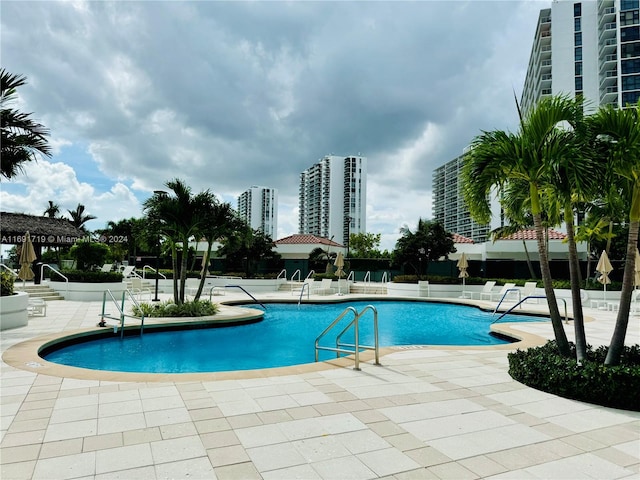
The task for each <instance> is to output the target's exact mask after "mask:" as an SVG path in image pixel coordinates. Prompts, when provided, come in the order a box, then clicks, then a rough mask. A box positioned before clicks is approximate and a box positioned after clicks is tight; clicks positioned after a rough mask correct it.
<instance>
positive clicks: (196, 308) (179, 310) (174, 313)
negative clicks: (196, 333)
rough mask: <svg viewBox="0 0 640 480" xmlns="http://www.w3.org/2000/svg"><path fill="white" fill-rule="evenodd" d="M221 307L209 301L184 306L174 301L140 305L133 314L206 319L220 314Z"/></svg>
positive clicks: (188, 303)
mask: <svg viewBox="0 0 640 480" xmlns="http://www.w3.org/2000/svg"><path fill="white" fill-rule="evenodd" d="M219 308H220V307H219V306H218V304H217V303H212V302H210V301H209V300H197V301H193V302H185V303H183V304H182V305H178V304H176V303H173V301H172V300H168V301H166V302H160V303H140V304H139V307H138V306H134V307H133V314H134V315H136V316H138V317H139V316H141V315H142V314H144V316H145V317H205V316H208V315H215V314H216V313H218V310H219Z"/></svg>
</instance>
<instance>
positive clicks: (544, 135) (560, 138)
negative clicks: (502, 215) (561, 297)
mask: <svg viewBox="0 0 640 480" xmlns="http://www.w3.org/2000/svg"><path fill="white" fill-rule="evenodd" d="M573 109H574V106H573V104H572V102H571V101H570V100H569V99H567V98H566V97H550V98H545V99H543V100H541V101H540V102H539V103H538V104H537V105H536V106H535V107H534V108H533V109H532V110H531V111H530V112H529V113H528V114H527V115H526V116H523V115H522V114H520V128H519V131H518V133H517V134H513V133H508V132H504V131H500V130H496V131H491V132H483V133H482V134H481V135H479V136H477V137H476V138H475V139H474V141H473V142H472V148H471V150H470V152H469V154H468V155H467V157H466V159H465V164H464V167H463V175H464V179H465V187H464V195H465V200H466V203H467V206H468V207H469V211H470V212H471V215H472V216H473V217H474V219H475V220H476V221H478V222H480V223H488V221H489V220H490V218H491V209H490V205H489V201H488V196H489V195H490V194H491V193H492V190H493V189H495V188H497V189H498V190H502V189H504V187H505V185H506V184H508V183H509V181H512V180H518V181H524V182H526V185H527V187H528V188H527V189H528V192H529V201H530V208H531V215H532V217H533V224H534V227H535V231H536V239H537V243H538V255H539V258H540V271H541V274H542V281H543V283H544V290H545V295H546V297H547V303H548V306H549V316H550V318H551V323H552V326H553V331H554V335H555V338H556V342H557V345H558V350H559V352H560V354H561V355H564V356H569V355H570V347H569V342H568V340H567V335H566V333H565V331H564V327H563V325H562V319H561V317H560V311H559V309H558V304H557V301H556V296H555V292H554V290H553V283H552V278H551V270H550V267H549V258H548V254H547V248H546V242H545V240H544V229H543V223H542V199H541V193H542V192H543V189H544V188H545V187H546V186H547V185H548V183H549V176H550V171H549V159H550V158H552V157H563V156H566V155H570V154H572V152H573V146H572V143H571V142H570V141H568V140H569V139H570V136H569V134H568V132H567V131H566V130H564V129H561V128H558V125H559V124H560V123H561V122H563V121H566V120H569V119H571V118H572V116H573V114H574V112H573ZM518 110H519V107H518Z"/></svg>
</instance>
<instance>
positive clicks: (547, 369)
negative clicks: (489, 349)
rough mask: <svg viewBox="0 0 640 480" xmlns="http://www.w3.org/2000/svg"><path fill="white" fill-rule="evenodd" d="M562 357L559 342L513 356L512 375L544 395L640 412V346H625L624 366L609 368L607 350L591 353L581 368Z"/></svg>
mask: <svg viewBox="0 0 640 480" xmlns="http://www.w3.org/2000/svg"><path fill="white" fill-rule="evenodd" d="M571 349H572V355H573V356H572V357H570V358H569V357H562V356H561V355H560V354H558V347H557V345H556V342H555V341H553V340H552V341H549V342H547V343H546V344H545V345H543V346H541V347H535V348H530V349H528V350H518V351H516V352H513V353H509V355H508V359H509V375H511V377H512V378H513V379H514V380H517V381H518V382H521V383H523V384H525V385H527V386H529V387H532V388H535V389H537V390H542V391H543V392H548V393H552V394H554V395H558V396H561V397H565V398H570V399H573V400H580V401H582V402H588V403H594V404H596V405H603V406H605V407H613V408H621V409H624V410H633V411H640V402H639V401H638V399H639V398H640V345H634V346H625V349H624V352H623V355H622V360H621V363H620V365H617V366H605V365H604V359H605V357H606V355H607V347H599V348H597V349H596V350H593V349H592V347H591V346H589V347H588V349H587V360H586V361H585V362H584V363H583V364H582V365H579V364H578V363H577V362H576V360H575V345H573V344H572V346H571Z"/></svg>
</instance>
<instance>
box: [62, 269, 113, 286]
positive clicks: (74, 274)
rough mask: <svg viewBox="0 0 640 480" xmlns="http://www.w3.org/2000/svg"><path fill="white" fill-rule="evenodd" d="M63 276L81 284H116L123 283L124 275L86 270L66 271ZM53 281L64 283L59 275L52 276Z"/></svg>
mask: <svg viewBox="0 0 640 480" xmlns="http://www.w3.org/2000/svg"><path fill="white" fill-rule="evenodd" d="M63 275H64V276H65V277H67V278H68V279H69V281H70V282H81V283H115V282H121V281H122V274H121V273H120V272H94V271H85V270H65V271H64V273H63ZM51 280H53V281H64V279H63V278H62V277H59V276H58V275H52V277H51Z"/></svg>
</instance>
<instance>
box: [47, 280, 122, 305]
mask: <svg viewBox="0 0 640 480" xmlns="http://www.w3.org/2000/svg"><path fill="white" fill-rule="evenodd" d="M46 284H47V285H49V286H50V287H51V288H53V289H54V290H55V291H56V292H58V293H59V294H60V295H62V296H64V299H65V300H75V301H79V302H94V301H100V300H102V298H103V295H104V292H105V291H106V290H111V293H112V294H113V296H114V297H115V298H116V300H117V299H119V298H122V292H124V291H125V290H126V289H127V285H126V284H125V283H124V282H110V283H82V282H51V281H50V282H46Z"/></svg>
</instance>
